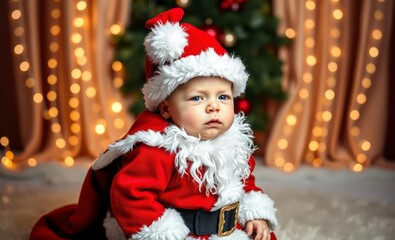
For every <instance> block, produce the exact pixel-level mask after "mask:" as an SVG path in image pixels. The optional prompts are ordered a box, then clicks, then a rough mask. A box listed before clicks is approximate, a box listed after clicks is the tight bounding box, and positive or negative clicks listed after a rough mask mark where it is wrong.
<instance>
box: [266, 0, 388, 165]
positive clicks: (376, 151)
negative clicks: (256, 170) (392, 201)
mask: <svg viewBox="0 0 395 240" xmlns="http://www.w3.org/2000/svg"><path fill="white" fill-rule="evenodd" d="M273 2H274V4H275V9H274V12H275V14H276V15H277V16H278V17H279V18H280V21H281V28H280V32H285V34H286V35H287V36H288V37H290V38H292V45H291V46H289V47H287V48H284V49H281V52H280V54H281V58H282V59H283V61H284V79H283V82H284V87H285V88H286V89H287V92H288V94H289V97H288V100H287V102H286V103H285V104H284V105H283V106H282V108H281V110H280V112H279V113H278V115H277V118H276V120H275V121H274V126H273V128H272V129H271V134H270V139H269V141H268V143H267V148H266V156H265V159H266V162H267V163H268V164H269V165H271V166H276V167H280V168H283V169H285V170H286V171H291V170H293V169H295V168H297V167H298V166H299V165H300V164H303V163H308V164H311V165H313V166H315V167H320V166H327V167H350V168H351V169H353V170H354V171H361V170H363V168H365V167H368V166H369V165H371V164H381V165H386V166H392V167H393V164H390V163H389V162H388V161H387V160H386V159H385V158H384V157H383V150H384V145H385V139H386V131H387V119H388V116H387V113H388V110H387V105H388V93H389V91H388V87H389V81H390V79H389V72H390V71H389V67H390V65H389V61H388V59H389V55H388V54H389V53H390V51H389V49H390V45H391V37H392V36H391V33H392V28H393V26H392V24H393V14H394V1H388V0H363V1H341V0H324V1H313V0H308V1H293V0H276V1H273ZM392 42H393V40H392Z"/></svg>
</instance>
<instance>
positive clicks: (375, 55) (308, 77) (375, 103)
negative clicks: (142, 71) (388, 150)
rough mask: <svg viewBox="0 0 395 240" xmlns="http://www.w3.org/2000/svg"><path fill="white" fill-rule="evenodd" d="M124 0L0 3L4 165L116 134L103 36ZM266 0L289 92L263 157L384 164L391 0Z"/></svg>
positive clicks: (95, 145) (112, 30)
mask: <svg viewBox="0 0 395 240" xmlns="http://www.w3.org/2000/svg"><path fill="white" fill-rule="evenodd" d="M132 2H133V1H128V0H118V1H106V0H79V1H66V0H43V1H30V0H6V1H1V3H0V18H1V22H2V23H5V24H3V26H2V27H1V28H0V33H1V36H8V38H0V50H1V51H0V52H1V53H2V54H1V57H0V61H1V62H0V70H1V72H0V76H1V77H2V79H1V81H0V89H1V93H2V94H1V101H0V114H1V118H0V126H1V128H0V130H1V132H0V137H1V145H2V146H3V147H4V149H5V158H4V157H3V158H2V164H3V165H6V166H10V167H24V166H27V165H29V166H35V165H36V164H37V163H38V162H40V161H48V160H52V159H60V160H63V161H65V163H66V164H68V165H72V164H73V161H74V159H75V158H76V157H79V156H89V157H93V158H95V157H97V155H98V154H99V153H100V152H101V151H103V150H104V149H105V148H106V146H107V144H108V143H110V142H112V141H114V140H116V139H118V138H119V137H120V136H121V135H122V134H124V133H125V132H126V131H127V128H128V127H129V126H130V124H131V122H132V121H133V119H131V117H130V116H129V114H128V113H127V110H126V108H125V104H124V101H123V100H122V99H121V96H120V93H119V89H118V88H119V87H120V86H121V85H122V65H120V63H117V62H113V54H114V44H113V42H112V34H120V33H122V29H123V28H124V27H125V25H126V24H127V19H128V14H129V12H128V11H129V9H130V4H132ZM273 4H274V14H276V15H277V16H278V17H279V19H280V22H281V26H280V29H279V31H280V33H281V34H283V33H285V34H286V35H287V36H288V37H289V38H291V39H292V43H291V45H290V46H288V47H286V48H283V49H280V56H281V58H282V59H283V61H284V79H283V86H284V89H285V90H286V91H287V93H288V99H287V101H286V102H284V103H283V104H282V105H281V107H280V108H279V109H280V110H279V111H278V112H277V110H276V113H275V114H274V115H275V116H276V118H275V120H274V121H273V123H272V125H271V128H270V129H269V133H270V134H269V139H268V141H267V142H266V146H265V148H264V153H265V162H266V163H267V164H268V165H270V166H273V167H278V168H281V169H283V170H285V171H292V170H295V169H297V168H298V167H299V166H300V165H301V164H311V165H313V166H315V167H321V166H325V167H350V168H351V169H353V170H354V171H361V170H363V169H364V168H366V167H368V166H369V165H372V164H380V165H385V166H388V167H391V166H392V164H390V162H389V161H387V159H385V158H384V157H383V151H384V145H385V142H386V133H387V131H388V128H387V125H388V124H387V121H388V116H387V115H388V111H387V107H388V104H389V102H388V93H389V91H388V88H389V86H390V79H389V72H390V71H389V67H390V65H389V61H388V59H389V56H388V54H389V51H388V49H390V44H391V40H393V38H391V33H392V28H393V26H392V24H393V19H394V16H393V14H394V2H393V1H390V0H362V1H342V0H323V1H317V0H315V1H313V0H307V1H293V0H276V1H273ZM392 135H393V134H392ZM5 137H6V138H5ZM387 142H388V141H387Z"/></svg>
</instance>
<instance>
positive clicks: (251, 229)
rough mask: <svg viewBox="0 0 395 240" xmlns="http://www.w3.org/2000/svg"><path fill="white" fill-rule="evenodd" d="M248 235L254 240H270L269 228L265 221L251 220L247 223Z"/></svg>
mask: <svg viewBox="0 0 395 240" xmlns="http://www.w3.org/2000/svg"><path fill="white" fill-rule="evenodd" d="M245 231H246V233H247V234H248V236H250V237H255V238H254V240H270V231H269V226H268V224H267V222H266V221H265V220H251V221H249V222H247V225H246V228H245Z"/></svg>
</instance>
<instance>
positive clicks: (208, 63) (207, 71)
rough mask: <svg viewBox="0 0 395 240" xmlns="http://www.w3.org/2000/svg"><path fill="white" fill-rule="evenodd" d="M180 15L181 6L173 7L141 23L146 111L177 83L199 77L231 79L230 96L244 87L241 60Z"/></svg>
mask: <svg viewBox="0 0 395 240" xmlns="http://www.w3.org/2000/svg"><path fill="white" fill-rule="evenodd" d="M183 15H184V11H183V10H182V9H181V8H174V9H171V10H168V11H166V12H163V13H160V14H159V15H157V16H156V17H154V18H152V19H150V20H148V21H147V22H146V24H145V26H146V28H148V29H150V32H149V34H148V35H147V37H146V38H145V40H144V46H145V49H146V52H147V57H146V61H145V74H146V78H147V81H146V83H145V84H144V87H143V89H142V92H143V94H144V100H145V105H146V107H147V108H148V109H149V110H150V111H156V109H157V107H158V105H159V104H160V103H161V102H162V101H163V100H165V99H166V98H167V97H168V96H169V95H170V94H171V93H172V92H173V91H174V90H175V89H176V88H177V87H178V86H179V85H182V84H184V83H186V82H188V81H189V80H191V79H192V78H195V77H199V76H200V77H209V76H211V77H212V76H216V77H221V78H224V79H226V80H228V81H230V82H232V83H233V95H234V97H237V96H239V95H240V94H242V93H243V92H244V90H245V87H246V83H247V79H248V73H247V72H246V70H245V66H244V65H243V63H242V61H241V60H240V59H239V58H238V57H235V56H233V55H229V54H228V53H227V51H226V50H225V49H224V48H223V47H222V46H221V44H219V43H218V41H217V40H216V39H215V38H214V37H212V36H211V35H209V34H208V33H206V32H204V31H202V30H200V29H198V28H196V27H194V26H193V25H191V24H188V23H180V21H181V19H182V17H183Z"/></svg>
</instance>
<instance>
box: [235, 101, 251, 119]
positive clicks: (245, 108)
mask: <svg viewBox="0 0 395 240" xmlns="http://www.w3.org/2000/svg"><path fill="white" fill-rule="evenodd" d="M251 109H252V104H251V102H250V101H249V100H248V99H247V98H238V99H236V101H235V112H236V113H238V112H243V113H244V114H245V115H248V114H249V113H250V112H251Z"/></svg>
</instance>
